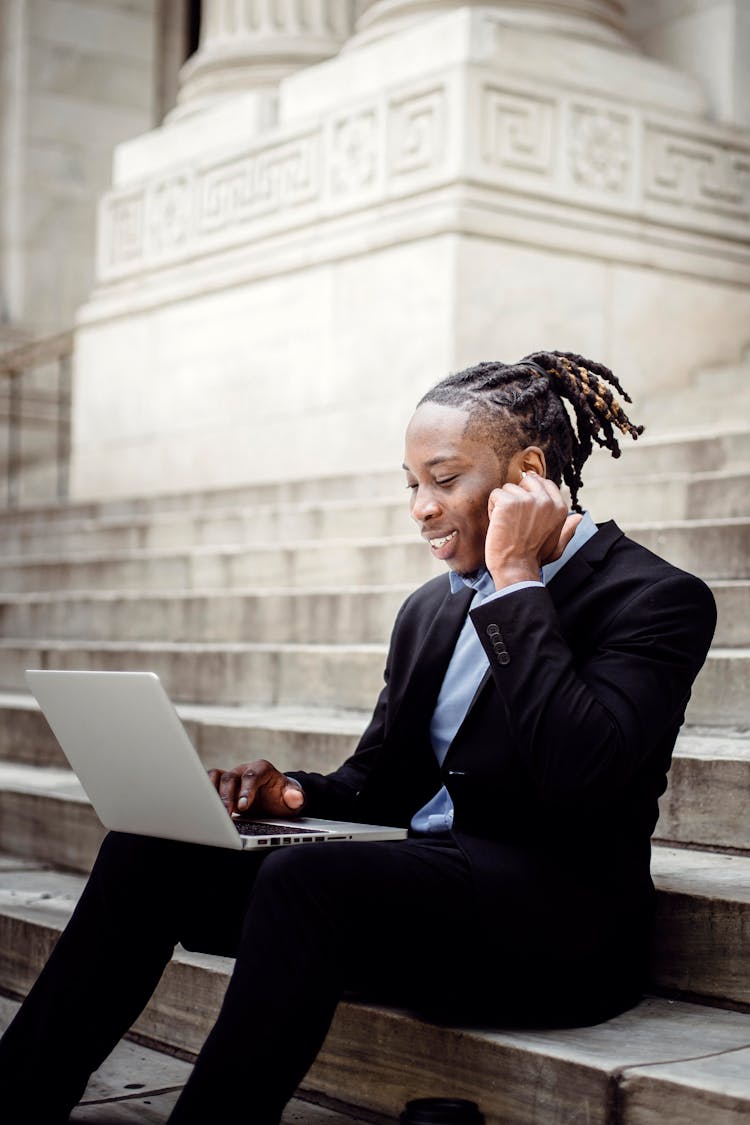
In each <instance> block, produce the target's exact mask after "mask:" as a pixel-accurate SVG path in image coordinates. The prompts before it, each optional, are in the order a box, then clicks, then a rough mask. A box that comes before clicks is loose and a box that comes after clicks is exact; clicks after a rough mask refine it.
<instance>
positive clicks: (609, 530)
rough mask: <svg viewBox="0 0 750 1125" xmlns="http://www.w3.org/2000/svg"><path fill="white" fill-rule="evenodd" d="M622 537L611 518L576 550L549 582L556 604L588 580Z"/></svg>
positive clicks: (549, 588)
mask: <svg viewBox="0 0 750 1125" xmlns="http://www.w3.org/2000/svg"><path fill="white" fill-rule="evenodd" d="M621 538H622V532H621V531H620V529H619V527H618V526H617V524H616V523H615V522H614V520H610V521H609V522H608V523H603V524H602V525H601V526H600V527H599V530H598V531H597V533H596V535H594V536H592V538H591V539H589V540H588V542H586V543H584V545H583V546H582V547H581V549H580V550H579V551H576V553H575V554H574V555H573V558H572V559H570V561H569V562H568V563H566V564H565V566H564V567H563V568H562V570H558V572H557V574H556V575H555V576H554V578H552V579H551V580H550V582H549V583H548V584H547V589H548V590H549V593H550V597H551V598H552V600H553V602H554V603H555V605H556V606H558V605H561V604H562V603H563V602H564V601H567V600H568V599H569V598H570V597H571V596H572V595H573V594H574V593H575V591H576V590H578V589H579V587H580V586H582V585H583V583H584V582H588V580H589V579H590V578H591V575H592V574H593V573H594V572H595V571H596V570H597V569H598V568H599V566H601V564H602V562H603V561H604V559H605V558H606V556H607V555H608V554H609V551H610V548H611V547H612V544H613V543H616V542H617V540H618V539H621Z"/></svg>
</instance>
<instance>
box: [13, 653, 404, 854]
mask: <svg viewBox="0 0 750 1125" xmlns="http://www.w3.org/2000/svg"><path fill="white" fill-rule="evenodd" d="M26 681H27V683H28V685H29V687H30V688H31V690H32V692H33V693H34V695H35V696H36V698H37V700H38V702H39V706H40V707H41V709H42V711H43V712H44V714H45V716H46V717H47V721H48V722H49V725H50V726H51V728H52V731H53V733H54V734H55V737H56V738H57V740H58V742H59V743H60V745H61V746H62V748H63V750H64V752H65V755H66V756H67V758H68V761H69V762H70V764H71V766H72V767H73V769H74V770H75V772H76V774H77V775H78V779H79V781H80V782H81V785H82V786H83V788H84V790H85V792H86V795H87V797H88V798H89V800H90V801H91V804H92V805H93V806H94V808H95V810H96V813H97V815H98V817H99V819H100V820H101V822H102V824H103V825H104V826H105V828H111V829H113V830H114V831H116V832H135V833H138V834H140V835H144V836H159V837H163V838H164V839H167V840H184V841H186V842H188V843H192V844H211V845H214V846H216V847H220V848H234V849H238V848H240V849H241V848H271V847H280V846H284V845H292V844H312V843H326V842H330V841H334V840H335V841H341V840H402V839H404V837H405V836H406V830H405V829H403V828H388V827H384V826H382V825H378V824H350V823H349V822H347V821H338V820H313V819H311V818H310V817H299V818H296V817H290V818H289V820H279V819H277V818H274V817H268V818H265V817H264V818H262V819H260V818H253V817H252V815H243V816H242V818H241V819H232V818H230V817H229V816H227V811H226V809H225V808H224V805H223V804H222V801H221V798H220V797H219V794H218V793H217V792H216V790H215V789H214V787H213V785H212V784H211V782H210V780H209V777H208V774H207V773H206V770H205V769H204V767H203V765H202V763H201V760H200V758H199V757H198V753H197V751H196V749H195V747H194V746H193V744H192V743H191V741H190V739H189V737H188V734H187V731H186V730H185V728H184V727H183V725H182V723H181V722H180V719H179V716H178V715H177V712H176V711H175V709H174V707H173V705H172V703H171V701H170V699H169V696H168V695H167V693H166V692H165V690H164V688H163V687H162V684H161V682H160V680H159V677H158V676H157V675H155V674H154V673H153V672H57V671H39V670H36V669H29V670H28V671H27V672H26Z"/></svg>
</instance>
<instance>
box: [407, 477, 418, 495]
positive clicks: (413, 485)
mask: <svg viewBox="0 0 750 1125" xmlns="http://www.w3.org/2000/svg"><path fill="white" fill-rule="evenodd" d="M406 487H407V488H408V489H411V491H412V492H413V491H414V489H415V488H416V487H417V482H416V481H415V480H408V481H407V482H406Z"/></svg>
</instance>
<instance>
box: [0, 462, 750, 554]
mask: <svg viewBox="0 0 750 1125" xmlns="http://www.w3.org/2000/svg"><path fill="white" fill-rule="evenodd" d="M748 495H750V472H749V471H748V470H744V471H737V470H733V469H732V470H715V471H712V472H703V473H695V474H690V473H686V472H671V473H664V474H659V475H655V474H653V473H649V474H648V475H644V476H631V477H623V478H621V479H620V478H612V480H606V479H605V480H598V481H597V480H596V479H595V480H593V481H592V482H590V483H589V484H588V485H587V486H586V489H585V493H582V494H581V498H582V501H584V502H585V507H587V508H588V509H589V510H590V511H591V512H592V514H593V515H594V517H595V518H596V519H599V520H606V519H609V518H611V517H615V518H616V519H617V520H618V521H619V522H620V523H622V522H626V521H630V522H638V521H642V520H651V521H659V522H661V521H670V520H675V519H698V518H711V519H720V518H727V517H732V516H747V515H748V514H750V502H749V501H748ZM0 526H2V528H3V535H2V538H1V539H0V553H2V555H4V556H11V557H12V556H14V555H29V556H32V557H35V556H40V555H41V556H44V555H60V554H63V555H69V554H71V553H76V552H92V551H94V552H99V553H119V552H122V551H133V550H162V549H172V548H178V547H182V548H183V549H190V548H192V547H202V546H226V545H240V544H246V545H252V544H254V543H261V544H262V543H270V542H277V543H280V542H295V541H299V540H307V539H342V538H358V537H367V538H374V537H380V536H383V537H387V536H393V535H406V534H408V533H409V532H410V531H413V529H414V524H413V522H412V520H411V518H410V516H409V511H408V502H407V499H406V498H405V496H404V489H403V481H402V480H401V481H399V482H398V486H396V483H395V482H394V487H393V491H392V493H391V494H390V495H388V496H385V497H358V498H354V499H343V500H327V501H318V502H317V503H312V502H310V501H307V502H298V503H296V504H277V505H262V506H256V507H254V508H252V507H235V508H219V507H208V508H207V509H206V510H205V511H194V510H191V509H188V510H186V511H167V512H161V511H156V512H151V513H145V514H134V515H117V516H110V515H103V516H100V517H99V518H96V519H95V518H72V519H68V520H61V519H58V520H51V521H48V522H46V523H42V524H38V523H27V522H24V521H20V522H18V523H16V524H15V526H14V525H13V524H12V523H11V521H10V520H9V519H6V520H4V521H3V522H2V524H0Z"/></svg>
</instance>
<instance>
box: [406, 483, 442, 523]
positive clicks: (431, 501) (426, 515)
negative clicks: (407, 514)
mask: <svg viewBox="0 0 750 1125" xmlns="http://www.w3.org/2000/svg"><path fill="white" fill-rule="evenodd" d="M439 514H440V504H439V503H438V501H437V498H436V496H435V493H434V492H433V491H432V489H429V488H424V487H419V486H418V487H417V488H415V490H414V492H413V494H412V504H411V515H412V519H415V520H417V521H418V522H419V523H421V522H423V521H424V520H427V519H431V518H432V517H433V516H437V515H439Z"/></svg>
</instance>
